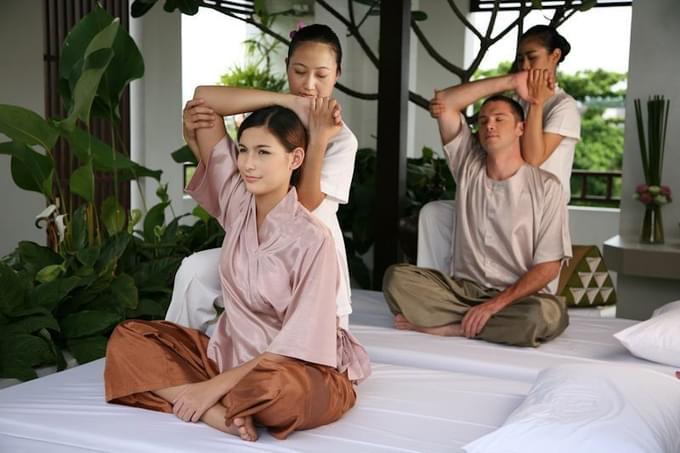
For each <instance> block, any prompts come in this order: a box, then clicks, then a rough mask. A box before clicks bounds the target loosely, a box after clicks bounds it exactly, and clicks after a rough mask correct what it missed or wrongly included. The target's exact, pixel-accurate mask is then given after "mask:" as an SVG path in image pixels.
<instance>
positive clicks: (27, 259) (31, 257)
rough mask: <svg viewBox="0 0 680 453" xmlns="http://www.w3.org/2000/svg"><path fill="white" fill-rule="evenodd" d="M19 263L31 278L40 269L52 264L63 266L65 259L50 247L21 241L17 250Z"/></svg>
mask: <svg viewBox="0 0 680 453" xmlns="http://www.w3.org/2000/svg"><path fill="white" fill-rule="evenodd" d="M16 254H17V256H18V257H19V263H20V264H21V266H22V267H23V268H24V269H25V270H26V271H27V272H28V273H29V274H30V276H31V278H33V276H34V275H35V274H36V272H38V271H39V270H40V269H42V268H44V267H45V266H49V265H50V264H61V263H63V261H64V259H63V258H62V257H61V255H59V254H58V253H55V252H54V251H52V249H50V248H49V247H45V246H42V245H38V244H36V243H35V242H30V241H21V242H19V245H18V246H17V248H16Z"/></svg>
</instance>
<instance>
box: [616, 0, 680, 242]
mask: <svg viewBox="0 0 680 453" xmlns="http://www.w3.org/2000/svg"><path fill="white" fill-rule="evenodd" d="M679 24H680V4H678V1H677V0H655V1H636V2H634V3H633V17H632V25H631V27H632V30H631V43H630V63H629V65H630V66H629V70H628V94H627V96H626V111H628V112H631V113H630V114H629V115H626V129H625V136H624V140H625V142H624V152H623V191H622V200H621V221H620V226H619V230H620V234H622V235H624V236H627V237H632V238H636V237H637V236H638V235H639V234H640V226H641V223H642V216H643V213H644V209H643V206H642V204H641V203H639V202H637V201H634V200H633V199H632V195H633V192H634V191H635V186H636V185H637V184H640V183H643V182H644V177H643V174H642V164H641V161H640V151H639V141H638V136H637V125H636V123H635V114H634V113H633V112H634V107H633V100H634V99H635V98H640V99H642V100H643V104H644V101H645V100H646V99H647V98H648V97H649V96H651V95H654V94H663V95H665V96H666V98H667V99H670V101H671V109H670V118H669V122H668V133H667V136H666V154H665V159H664V172H663V182H664V183H665V184H667V185H669V186H670V187H671V190H672V192H673V195H674V197H675V201H674V202H673V203H671V204H670V205H667V206H665V207H664V208H663V219H664V226H665V235H666V241H669V240H677V239H678V238H679V237H680V229H679V228H678V220H679V219H680V198H678V197H679V196H680V178H678V176H679V169H680V127H677V126H678V124H680V75H679V74H680V52H679V51H678V43H679V42H680V27H679V26H678V25H679ZM643 110H646V107H644V106H643ZM645 122H646V121H645Z"/></svg>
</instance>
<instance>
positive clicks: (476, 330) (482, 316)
mask: <svg viewBox="0 0 680 453" xmlns="http://www.w3.org/2000/svg"><path fill="white" fill-rule="evenodd" d="M504 307H505V304H504V303H502V302H501V301H499V300H498V299H490V300H488V301H486V302H484V303H482V304H479V305H477V306H474V307H472V308H470V309H469V310H468V311H467V313H465V316H463V321H462V322H461V327H462V329H463V335H464V336H466V337H468V338H473V337H476V336H477V335H479V334H480V332H481V331H482V330H483V329H484V326H486V323H487V322H488V321H489V318H491V317H492V316H493V315H495V314H496V313H498V312H499V311H501V310H502V309H503V308H504Z"/></svg>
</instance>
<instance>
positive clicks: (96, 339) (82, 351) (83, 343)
mask: <svg viewBox="0 0 680 453" xmlns="http://www.w3.org/2000/svg"><path fill="white" fill-rule="evenodd" d="M107 341H108V338H107V337H105V336H103V335H94V336H91V337H85V338H77V339H72V340H69V341H68V343H67V344H68V349H69V351H71V354H73V357H75V359H76V360H77V361H78V363H80V364H83V363H87V362H91V361H93V360H97V359H100V358H102V357H104V355H106V343H107Z"/></svg>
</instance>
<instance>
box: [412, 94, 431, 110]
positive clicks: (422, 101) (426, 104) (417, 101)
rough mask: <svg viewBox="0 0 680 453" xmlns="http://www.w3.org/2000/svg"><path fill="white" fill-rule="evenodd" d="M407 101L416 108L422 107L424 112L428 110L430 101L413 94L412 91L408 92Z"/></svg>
mask: <svg viewBox="0 0 680 453" xmlns="http://www.w3.org/2000/svg"><path fill="white" fill-rule="evenodd" d="M408 100H409V101H411V102H413V103H414V104H415V105H417V106H418V107H422V108H424V109H425V110H429V109H430V101H428V100H427V99H425V98H424V97H422V96H421V95H419V94H418V93H414V92H413V91H409V92H408Z"/></svg>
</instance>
